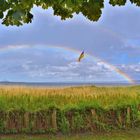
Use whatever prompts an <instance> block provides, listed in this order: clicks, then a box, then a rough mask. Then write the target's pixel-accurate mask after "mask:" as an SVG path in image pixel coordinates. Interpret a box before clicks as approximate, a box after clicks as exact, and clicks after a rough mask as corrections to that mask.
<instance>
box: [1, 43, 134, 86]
mask: <svg viewBox="0 0 140 140" xmlns="http://www.w3.org/2000/svg"><path fill="white" fill-rule="evenodd" d="M39 46H40V45H38V46H36V45H35V46H29V45H24V46H8V47H2V48H0V50H1V51H3V50H4V51H5V50H12V49H16V48H19V49H22V48H34V47H39ZM41 46H43V47H46V48H58V49H63V50H67V51H71V52H75V53H77V54H78V55H79V54H80V53H81V52H82V51H83V50H78V49H75V48H71V47H65V46H52V45H47V46H46V45H41ZM85 55H86V56H89V57H91V58H92V59H93V60H94V61H95V62H96V63H98V62H101V63H102V64H103V65H105V66H106V67H107V68H108V69H110V70H112V71H114V72H115V73H116V74H118V75H120V76H121V77H122V78H123V79H124V80H126V81H128V82H129V83H131V84H134V83H135V80H134V79H133V78H131V77H130V76H129V75H128V74H127V73H125V72H124V71H122V70H120V69H119V68H117V67H115V66H114V65H112V64H110V63H108V62H106V61H104V60H102V59H100V58H98V57H96V56H94V55H93V54H90V53H88V52H85Z"/></svg>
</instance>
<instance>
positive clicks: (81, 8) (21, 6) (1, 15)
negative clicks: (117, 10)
mask: <svg viewBox="0 0 140 140" xmlns="http://www.w3.org/2000/svg"><path fill="white" fill-rule="evenodd" d="M126 1H127V0H109V3H110V4H111V5H113V6H115V5H119V6H121V5H125V4H126ZM130 2H131V3H134V4H136V5H137V6H140V1H139V0H130ZM34 6H40V7H42V8H43V9H48V8H49V7H51V8H52V9H53V10H54V15H57V16H61V19H63V20H64V19H66V18H72V17H73V14H74V13H76V14H79V13H82V14H83V15H84V16H85V17H86V18H88V19H89V20H91V21H97V20H98V19H99V18H100V16H101V14H102V8H103V7H104V0H0V19H2V24H5V25H7V26H8V25H17V26H19V25H23V24H24V23H30V22H32V19H33V14H32V13H31V9H32V8H33V7H34Z"/></svg>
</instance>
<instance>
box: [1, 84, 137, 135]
mask: <svg viewBox="0 0 140 140" xmlns="http://www.w3.org/2000/svg"><path fill="white" fill-rule="evenodd" d="M0 116H1V117H0V133H6V134H7V133H33V134H34V133H37V134H38V133H41V134H42V133H58V132H61V133H63V134H68V133H75V132H78V133H79V132H93V131H95V130H96V131H111V130H116V129H128V128H137V127H139V126H140V86H135V87H94V86H90V87H71V88H49V89H46V88H29V87H28V88H27V87H1V88H0Z"/></svg>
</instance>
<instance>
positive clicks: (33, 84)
mask: <svg viewBox="0 0 140 140" xmlns="http://www.w3.org/2000/svg"><path fill="white" fill-rule="evenodd" d="M0 85H9V86H14V85H18V86H35V87H67V86H88V85H89V86H91V85H94V86H131V85H140V81H136V83H135V84H130V83H126V82H103V83H101V82H98V83H97V82H95V83H93V82H87V83H83V82H69V83H68V82H59V83H58V82H45V83H41V82H40V83H38V82H0Z"/></svg>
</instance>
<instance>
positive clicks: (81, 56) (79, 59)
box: [78, 51, 85, 62]
mask: <svg viewBox="0 0 140 140" xmlns="http://www.w3.org/2000/svg"><path fill="white" fill-rule="evenodd" d="M84 54H85V52H84V51H82V53H81V54H80V56H79V58H78V62H80V61H81V60H82V59H83V58H84Z"/></svg>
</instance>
